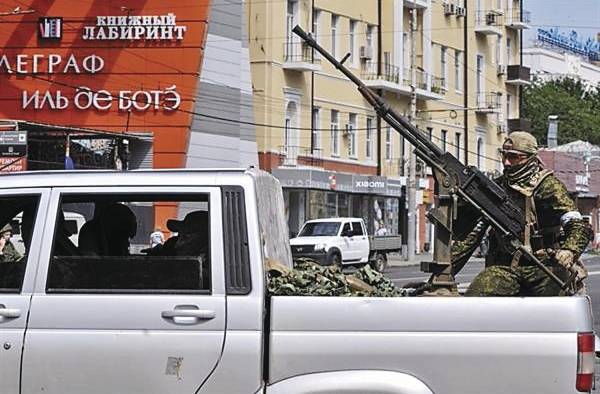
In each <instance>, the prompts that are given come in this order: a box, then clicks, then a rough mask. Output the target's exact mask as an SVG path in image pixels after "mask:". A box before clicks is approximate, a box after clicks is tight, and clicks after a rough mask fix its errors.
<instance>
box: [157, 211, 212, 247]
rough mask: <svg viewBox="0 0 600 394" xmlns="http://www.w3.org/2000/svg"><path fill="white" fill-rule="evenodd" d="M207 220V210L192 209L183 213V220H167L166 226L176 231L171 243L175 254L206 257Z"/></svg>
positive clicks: (207, 242) (207, 241)
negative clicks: (173, 241)
mask: <svg viewBox="0 0 600 394" xmlns="http://www.w3.org/2000/svg"><path fill="white" fill-rule="evenodd" d="M208 220H209V217H208V212H207V211H193V212H190V213H188V214H187V215H185V218H184V219H183V220H175V219H170V220H168V221H167V228H168V229H169V230H171V231H173V232H176V233H177V235H176V240H175V243H174V244H173V248H174V251H175V253H174V254H175V255H177V256H199V255H204V256H205V257H206V255H207V252H208V248H209V239H210V238H209V228H210V227H209V221H208ZM172 238H175V237H172ZM169 241H170V239H169ZM165 245H166V244H165Z"/></svg>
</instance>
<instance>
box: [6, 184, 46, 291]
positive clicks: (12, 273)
mask: <svg viewBox="0 0 600 394" xmlns="http://www.w3.org/2000/svg"><path fill="white" fill-rule="evenodd" d="M38 203H39V196H23V195H18V196H16V195H13V196H10V197H8V196H7V197H0V293H19V292H20V291H21V286H22V285H23V276H24V275H25V265H26V262H27V256H28V254H29V248H30V245H31V236H32V234H33V227H34V222H35V215H36V213H37V207H38Z"/></svg>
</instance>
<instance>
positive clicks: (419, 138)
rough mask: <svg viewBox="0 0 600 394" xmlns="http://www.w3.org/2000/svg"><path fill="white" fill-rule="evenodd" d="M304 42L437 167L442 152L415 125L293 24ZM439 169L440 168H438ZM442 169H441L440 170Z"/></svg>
mask: <svg viewBox="0 0 600 394" xmlns="http://www.w3.org/2000/svg"><path fill="white" fill-rule="evenodd" d="M292 31H293V32H294V33H296V34H297V35H298V36H299V37H300V38H302V39H303V40H304V42H305V43H306V44H307V45H308V46H310V47H312V48H313V49H315V50H316V51H317V52H319V53H320V54H321V55H323V57H324V58H325V59H327V60H328V61H329V62H330V63H331V64H333V65H334V66H335V68H337V69H338V70H340V71H341V72H342V74H344V75H345V76H346V77H347V78H348V79H350V80H351V81H352V82H354V84H355V85H357V86H358V91H359V92H360V93H361V94H362V95H363V97H364V98H365V99H366V100H367V101H368V102H369V104H371V105H372V106H373V107H374V108H375V111H376V112H377V114H378V115H379V116H380V117H381V118H383V119H384V120H385V121H386V122H387V123H388V124H389V125H390V126H391V127H393V128H394V129H396V131H398V132H399V133H400V134H401V135H402V136H403V137H404V138H405V139H406V140H407V141H408V142H410V143H411V144H412V145H413V146H414V147H415V153H416V155H417V156H418V157H419V158H420V159H421V160H423V161H425V162H426V163H427V165H429V166H431V167H438V166H439V164H438V159H439V157H440V156H442V155H443V154H444V152H443V151H442V150H441V149H440V148H439V147H438V146H437V145H435V144H434V143H433V142H432V141H430V140H429V138H428V137H427V136H426V135H425V134H423V133H422V132H421V131H420V130H419V129H418V128H417V127H415V126H414V125H413V124H412V123H410V121H409V120H408V119H406V118H405V117H404V116H402V115H400V114H398V113H397V112H396V111H394V110H393V109H392V108H390V106H389V105H388V104H387V103H386V102H385V101H384V100H383V99H382V98H381V97H380V96H379V95H378V94H376V93H375V92H373V90H371V89H370V88H369V87H368V86H366V85H365V84H364V82H363V81H361V80H360V79H359V78H358V77H357V76H356V75H354V74H353V73H352V72H351V71H350V70H348V69H347V68H346V67H345V66H344V64H343V63H342V62H339V61H338V60H337V59H336V58H334V57H333V56H332V55H331V54H330V53H329V52H327V50H325V49H324V48H323V47H322V46H321V45H319V43H317V41H316V40H315V39H314V38H313V37H312V36H311V35H310V34H308V33H306V32H305V31H304V30H302V28H301V27H300V26H295V27H294V29H293V30H292ZM440 170H442V169H441V168H440ZM442 171H443V170H442Z"/></svg>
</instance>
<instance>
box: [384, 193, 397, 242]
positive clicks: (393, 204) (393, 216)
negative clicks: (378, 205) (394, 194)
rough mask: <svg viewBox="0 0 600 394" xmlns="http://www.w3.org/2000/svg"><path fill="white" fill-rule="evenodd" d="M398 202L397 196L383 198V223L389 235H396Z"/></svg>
mask: <svg viewBox="0 0 600 394" xmlns="http://www.w3.org/2000/svg"><path fill="white" fill-rule="evenodd" d="M399 217H400V203H399V201H398V199H397V198H386V199H385V220H384V225H385V227H386V229H387V231H388V234H389V235H398V227H399V221H398V219H399Z"/></svg>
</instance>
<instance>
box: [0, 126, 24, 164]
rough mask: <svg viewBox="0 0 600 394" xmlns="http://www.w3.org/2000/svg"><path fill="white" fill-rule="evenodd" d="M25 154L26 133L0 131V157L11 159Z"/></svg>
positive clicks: (20, 131)
mask: <svg viewBox="0 0 600 394" xmlns="http://www.w3.org/2000/svg"><path fill="white" fill-rule="evenodd" d="M26 154H27V132H26V131H24V130H19V131H2V132H0V157H5V158H12V159H13V160H14V158H15V157H19V156H25V155H26Z"/></svg>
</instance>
